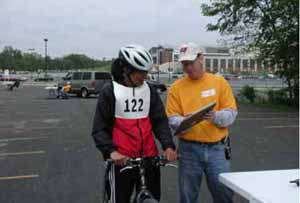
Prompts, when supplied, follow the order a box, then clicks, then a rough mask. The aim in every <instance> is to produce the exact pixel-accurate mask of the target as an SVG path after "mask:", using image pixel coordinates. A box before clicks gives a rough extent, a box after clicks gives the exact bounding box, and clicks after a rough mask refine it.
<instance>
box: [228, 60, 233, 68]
mask: <svg viewBox="0 0 300 203" xmlns="http://www.w3.org/2000/svg"><path fill="white" fill-rule="evenodd" d="M228 67H229V68H233V59H228Z"/></svg>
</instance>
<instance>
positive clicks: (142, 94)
mask: <svg viewBox="0 0 300 203" xmlns="http://www.w3.org/2000/svg"><path fill="white" fill-rule="evenodd" d="M113 87H114V94H115V98H116V103H115V116H116V117H117V118H125V119H139V118H146V117H148V115H149V110H150V88H149V86H148V84H147V83H144V84H143V85H142V86H140V87H135V88H134V89H133V88H132V87H126V86H123V85H120V84H119V83H117V82H113Z"/></svg>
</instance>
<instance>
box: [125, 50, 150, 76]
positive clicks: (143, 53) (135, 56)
mask: <svg viewBox="0 0 300 203" xmlns="http://www.w3.org/2000/svg"><path fill="white" fill-rule="evenodd" d="M119 55H120V56H119V57H120V58H123V59H125V60H126V61H127V63H129V64H130V65H132V66H133V68H136V69H138V70H141V71H149V70H150V68H151V66H152V65H153V60H152V57H151V55H150V53H149V52H148V51H147V50H146V49H145V48H144V47H142V46H139V45H127V46H124V47H121V49H120V53H119Z"/></svg>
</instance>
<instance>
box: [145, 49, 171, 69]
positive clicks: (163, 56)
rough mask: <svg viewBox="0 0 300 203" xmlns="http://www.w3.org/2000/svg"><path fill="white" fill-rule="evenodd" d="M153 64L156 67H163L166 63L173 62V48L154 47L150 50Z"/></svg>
mask: <svg viewBox="0 0 300 203" xmlns="http://www.w3.org/2000/svg"><path fill="white" fill-rule="evenodd" d="M149 52H150V54H151V56H152V58H153V63H154V64H155V65H161V64H164V63H168V62H172V61H173V49H172V48H164V47H162V46H157V47H152V48H151V49H150V50H149Z"/></svg>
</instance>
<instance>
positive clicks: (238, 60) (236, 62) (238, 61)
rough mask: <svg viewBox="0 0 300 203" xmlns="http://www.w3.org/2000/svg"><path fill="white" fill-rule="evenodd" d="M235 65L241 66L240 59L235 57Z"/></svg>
mask: <svg viewBox="0 0 300 203" xmlns="http://www.w3.org/2000/svg"><path fill="white" fill-rule="evenodd" d="M235 67H236V68H241V59H235Z"/></svg>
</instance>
